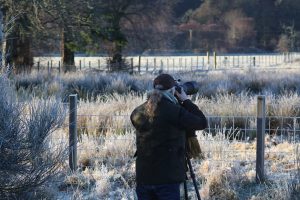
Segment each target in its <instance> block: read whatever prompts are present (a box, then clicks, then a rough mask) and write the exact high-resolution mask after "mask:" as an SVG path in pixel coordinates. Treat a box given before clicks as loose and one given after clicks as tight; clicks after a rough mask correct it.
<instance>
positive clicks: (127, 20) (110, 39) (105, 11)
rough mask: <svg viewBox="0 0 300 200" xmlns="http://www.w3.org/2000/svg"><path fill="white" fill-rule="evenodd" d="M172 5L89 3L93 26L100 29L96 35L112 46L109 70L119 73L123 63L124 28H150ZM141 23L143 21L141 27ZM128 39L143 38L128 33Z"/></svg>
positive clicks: (135, 0) (154, 1)
mask: <svg viewBox="0 0 300 200" xmlns="http://www.w3.org/2000/svg"><path fill="white" fill-rule="evenodd" d="M174 3H176V1H160V0H110V1H106V0H100V1H96V0H91V3H90V5H91V7H92V8H93V15H94V18H93V20H94V24H95V25H96V26H98V27H99V29H98V30H99V36H101V37H102V39H103V41H106V42H107V43H110V44H111V45H110V47H111V48H110V56H111V60H110V61H109V64H110V66H111V69H112V70H120V69H122V68H123V67H124V64H125V63H124V59H123V49H124V48H125V47H126V46H127V45H128V42H129V35H127V34H126V31H125V29H126V28H127V30H129V29H130V30H131V31H134V30H138V29H141V27H143V26H144V27H146V26H147V25H148V27H149V26H151V25H152V24H153V23H154V22H155V21H156V19H157V18H159V17H160V16H162V15H164V12H165V11H167V10H168V9H169V8H170V6H172V5H173V4H174ZM97 13H99V14H100V16H99V15H97ZM166 13H167V12H166ZM97 16H98V17H97ZM140 22H143V26H142V23H140ZM125 24H126V26H124V25H125ZM125 27H126V28H125ZM128 28H129V29H128ZM144 30H145V29H144ZM146 30H147V29H146ZM127 33H128V32H127ZM131 33H133V32H131ZM139 33H140V32H139ZM131 37H135V38H139V37H140V38H143V37H142V35H136V34H131Z"/></svg>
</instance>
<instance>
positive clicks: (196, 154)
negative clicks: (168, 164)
mask: <svg viewBox="0 0 300 200" xmlns="http://www.w3.org/2000/svg"><path fill="white" fill-rule="evenodd" d="M187 154H188V156H189V158H198V159H200V160H203V159H204V158H205V157H204V154H203V152H202V150H201V148H200V144H199V142H198V140H197V138H196V137H188V138H187Z"/></svg>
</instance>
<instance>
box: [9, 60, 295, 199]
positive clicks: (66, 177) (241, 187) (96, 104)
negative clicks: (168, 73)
mask: <svg viewBox="0 0 300 200" xmlns="http://www.w3.org/2000/svg"><path fill="white" fill-rule="evenodd" d="M297 67H299V68H300V63H298V62H296V63H293V66H292V68H293V69H285V70H284V69H273V70H270V69H268V70H259V71H257V70H255V69H253V68H244V69H241V70H234V71H231V70H225V71H205V72H197V73H191V72H185V73H173V74H172V75H173V76H174V77H176V78H178V79H181V80H182V82H185V81H190V80H193V81H197V82H198V84H199V92H198V93H197V94H195V95H192V96H190V98H191V99H192V100H193V101H194V102H195V103H196V104H197V105H198V106H199V108H200V109H201V110H202V111H203V112H204V113H205V115H206V116H207V118H208V119H209V127H208V128H207V129H206V130H204V131H198V132H197V137H198V140H199V142H200V145H201V148H202V151H203V152H204V155H205V158H204V159H203V160H198V159H193V160H192V165H193V168H194V172H195V174H196V179H197V182H198V187H199V189H200V190H199V191H200V195H201V198H202V199H228V200H229V199H251V200H256V199H298V198H299V196H300V157H299V156H300V153H299V151H300V127H299V125H300V71H299V69H297ZM155 76H156V74H144V75H138V74H136V75H129V74H125V73H122V74H118V73H102V72H95V71H90V72H89V71H85V72H77V73H69V74H63V73H62V74H57V73H48V72H33V73H32V74H24V75H18V76H15V77H13V78H12V85H13V86H14V88H15V91H16V93H17V95H18V98H19V101H22V102H32V101H36V99H48V98H54V99H55V98H58V99H61V100H60V104H61V105H63V107H65V109H66V112H68V96H69V95H70V94H77V95H78V99H79V100H78V110H77V134H78V145H77V146H78V156H77V157H78V166H79V169H78V170H77V171H75V172H71V171H70V170H69V166H68V158H67V157H66V159H65V162H63V163H61V164H62V165H61V167H60V170H59V174H58V175H57V176H55V177H54V178H52V179H51V181H49V182H47V187H46V188H45V189H44V191H43V194H41V196H42V197H43V198H46V199H48V198H54V199H112V200H113V199H124V200H125V199H134V198H135V164H134V163H135V162H134V158H133V155H134V152H135V133H134V129H133V127H132V125H131V123H130V120H129V115H130V113H131V112H132V110H133V109H134V108H135V107H136V106H137V105H139V104H142V103H143V102H144V101H146V99H147V92H148V91H150V90H151V89H152V80H153V79H154V77H155ZM257 95H265V96H266V116H267V119H266V136H265V178H266V179H265V181H264V182H263V183H262V184H257V183H256V180H255V175H256V172H255V160H256V111H257ZM68 131H69V126H68V117H66V119H65V122H64V124H63V125H62V126H60V127H59V128H58V129H57V130H56V131H55V132H54V133H53V134H52V136H51V140H52V142H51V144H52V145H54V146H55V145H58V144H63V145H64V146H65V148H66V149H67V147H68V146H67V141H68ZM188 190H189V196H190V198H191V199H196V193H195V191H194V187H193V185H192V182H191V179H189V183H188Z"/></svg>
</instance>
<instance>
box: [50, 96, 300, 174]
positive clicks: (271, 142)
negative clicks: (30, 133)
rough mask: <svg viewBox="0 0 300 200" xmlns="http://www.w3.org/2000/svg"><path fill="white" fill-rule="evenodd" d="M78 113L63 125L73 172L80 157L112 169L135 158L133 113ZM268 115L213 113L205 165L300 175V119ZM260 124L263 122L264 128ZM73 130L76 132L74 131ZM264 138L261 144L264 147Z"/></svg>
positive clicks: (205, 136) (204, 144) (205, 135)
mask: <svg viewBox="0 0 300 200" xmlns="http://www.w3.org/2000/svg"><path fill="white" fill-rule="evenodd" d="M75 100H76V99H75ZM76 102H77V100H76ZM258 102H259V101H258ZM70 105H71V104H70ZM258 105H259V103H258ZM295 107H297V106H295ZM297 108H298V107H297ZM76 109H77V106H75V104H73V108H71V107H70V111H69V113H70V115H69V118H68V121H67V123H65V124H64V125H63V127H61V128H62V129H65V131H68V132H69V136H68V137H69V151H70V154H69V157H70V159H69V163H70V167H71V169H72V168H73V169H75V168H77V167H78V166H77V162H78V161H77V158H78V159H79V160H80V159H81V158H82V157H84V156H87V155H88V157H90V158H92V160H94V161H97V162H104V163H106V164H108V163H109V164H110V165H112V166H121V165H125V164H126V163H128V162H130V161H132V160H134V157H133V155H134V153H135V149H136V147H135V134H134V132H135V129H134V127H133V126H132V124H131V122H130V116H129V114H119V115H117V114H113V115H105V114H104V115H91V114H86V113H85V114H78V113H77V111H76V112H75V115H74V112H73V111H74V110H76ZM257 109H258V110H257V113H260V112H261V111H259V106H258V107H257ZM262 112H263V113H264V115H263V117H259V116H258V114H257V115H256V116H254V115H253V114H252V115H250V114H249V115H246V116H242V115H241V116H216V115H209V114H207V115H206V117H207V120H208V127H207V128H206V129H205V130H203V131H198V132H197V137H198V141H199V143H200V146H201V149H202V151H203V153H204V155H205V160H204V161H202V162H208V163H210V164H212V165H215V166H216V167H220V168H221V167H224V166H241V167H246V168H247V169H248V170H249V169H252V170H255V171H256V173H258V172H257V169H258V167H260V168H262V169H265V170H266V172H264V171H263V172H262V173H263V174H261V175H260V176H265V174H266V175H269V174H272V177H274V176H273V175H274V174H275V175H277V176H285V177H289V176H291V174H293V173H296V172H297V170H299V163H298V161H299V152H297V149H299V147H300V116H268V115H267V116H266V114H267V110H266V109H265V106H264V109H263V110H262ZM72 115H73V117H71V116H72ZM71 118H72V119H71ZM260 122H263V126H262V124H261V123H260ZM71 126H73V128H70V127H71ZM261 126H262V127H261ZM71 136H72V137H71ZM260 136H261V138H262V141H261V143H259V138H260ZM55 137H57V138H55ZM55 137H54V139H58V138H59V135H55ZM64 137H65V140H66V139H68V138H66V137H67V136H66V135H65V136H64ZM259 146H260V147H261V148H263V149H262V151H258V149H259V148H258V147H259ZM74 149H76V151H74ZM259 156H263V162H262V163H258V157H259ZM199 162H200V161H199V160H197V159H196V160H193V163H199ZM74 163H76V164H74ZM258 165H263V166H258ZM257 177H258V175H256V178H257ZM259 179H262V177H260V178H259Z"/></svg>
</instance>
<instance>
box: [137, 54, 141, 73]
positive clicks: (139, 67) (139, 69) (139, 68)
mask: <svg viewBox="0 0 300 200" xmlns="http://www.w3.org/2000/svg"><path fill="white" fill-rule="evenodd" d="M138 71H139V74H141V56H139V65H138Z"/></svg>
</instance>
